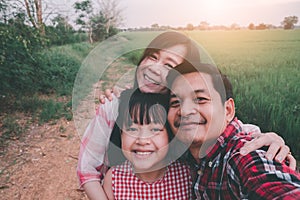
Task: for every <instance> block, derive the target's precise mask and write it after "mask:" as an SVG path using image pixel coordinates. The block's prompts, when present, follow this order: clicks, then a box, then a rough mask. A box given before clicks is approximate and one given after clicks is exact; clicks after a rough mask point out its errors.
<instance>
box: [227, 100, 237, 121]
mask: <svg viewBox="0 0 300 200" xmlns="http://www.w3.org/2000/svg"><path fill="white" fill-rule="evenodd" d="M234 116H235V107H234V100H233V99H232V98H229V99H228V100H227V101H225V118H226V122H227V123H229V122H231V121H232V119H233V118H234Z"/></svg>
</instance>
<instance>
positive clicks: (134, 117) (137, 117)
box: [124, 102, 167, 127]
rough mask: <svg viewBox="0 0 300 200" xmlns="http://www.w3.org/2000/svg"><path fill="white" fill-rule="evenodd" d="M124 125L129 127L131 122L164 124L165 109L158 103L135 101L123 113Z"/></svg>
mask: <svg viewBox="0 0 300 200" xmlns="http://www.w3.org/2000/svg"><path fill="white" fill-rule="evenodd" d="M124 115H125V116H124V125H125V127H129V126H131V125H132V123H135V124H140V125H148V124H150V123H155V124H163V125H165V123H166V120H167V111H166V110H165V108H164V107H163V106H161V105H160V104H147V103H145V102H144V103H136V104H134V105H131V106H130V108H129V111H128V110H127V112H126V113H124Z"/></svg>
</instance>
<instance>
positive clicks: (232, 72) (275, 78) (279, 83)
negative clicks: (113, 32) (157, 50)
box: [122, 30, 300, 160]
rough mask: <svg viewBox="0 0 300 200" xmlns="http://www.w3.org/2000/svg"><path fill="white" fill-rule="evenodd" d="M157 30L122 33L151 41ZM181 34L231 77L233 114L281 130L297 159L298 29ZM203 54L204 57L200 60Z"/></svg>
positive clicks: (299, 148)
mask: <svg viewBox="0 0 300 200" xmlns="http://www.w3.org/2000/svg"><path fill="white" fill-rule="evenodd" d="M156 34H157V33H156V32H133V33H122V35H123V36H125V37H126V38H127V39H128V40H132V41H137V42H140V41H141V40H146V41H150V39H151V38H153V37H154V36H155V35H156ZM185 34H187V35H189V36H190V37H191V38H193V39H194V40H195V41H196V42H198V43H199V44H200V45H201V46H202V47H203V48H204V50H205V51H206V52H207V53H208V54H209V56H210V57H211V59H212V60H213V61H214V62H215V64H216V65H217V66H218V67H219V68H220V69H221V71H223V72H224V73H225V74H227V75H228V76H229V77H230V80H231V82H232V83H233V86H234V91H235V101H236V109H237V116H238V117H239V118H240V119H241V120H242V121H243V122H245V123H253V124H256V125H258V126H259V127H260V128H261V130H262V131H264V132H266V131H274V132H276V133H278V134H280V135H281V136H282V137H283V138H284V139H285V141H286V143H287V144H288V145H289V146H290V147H291V149H292V152H293V155H295V156H296V158H297V159H298V160H299V159H300V135H299V130H300V98H299V93H300V89H299V86H300V73H299V72H300V56H299V55H300V30H291V31H284V30H266V31H249V30H239V31H191V32H185ZM146 43H147V42H146ZM139 52H140V51H139ZM139 55H140V54H139V53H133V55H130V56H128V55H127V59H129V60H137V58H136V57H138V56H139ZM209 56H208V57H209ZM208 57H207V56H203V60H204V62H207V58H208ZM131 66H132V67H133V66H134V65H131Z"/></svg>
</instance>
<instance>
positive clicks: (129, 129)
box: [126, 127, 137, 132]
mask: <svg viewBox="0 0 300 200" xmlns="http://www.w3.org/2000/svg"><path fill="white" fill-rule="evenodd" d="M126 131H127V132H135V131H137V128H133V127H129V128H127V129H126Z"/></svg>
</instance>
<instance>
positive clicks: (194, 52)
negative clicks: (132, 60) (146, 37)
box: [134, 31, 200, 88]
mask: <svg viewBox="0 0 300 200" xmlns="http://www.w3.org/2000/svg"><path fill="white" fill-rule="evenodd" d="M179 44H183V45H184V46H185V47H186V48H187V55H181V56H182V57H183V58H184V59H185V60H187V61H189V62H200V51H199V49H198V45H197V44H196V43H195V42H194V41H192V40H191V39H190V38H189V37H187V36H186V35H184V34H182V33H179V32H175V31H167V32H164V33H161V34H160V35H158V36H157V37H155V38H154V39H153V40H152V41H151V42H150V43H149V45H148V46H147V48H146V49H145V50H144V53H143V55H142V57H141V59H140V61H139V62H138V66H137V68H138V67H139V65H140V64H141V62H142V61H143V60H144V59H145V58H146V57H148V56H151V55H152V54H154V53H157V52H158V51H160V50H164V49H167V48H170V47H173V46H175V45H179ZM134 88H138V83H137V80H136V76H135V78H134Z"/></svg>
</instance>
